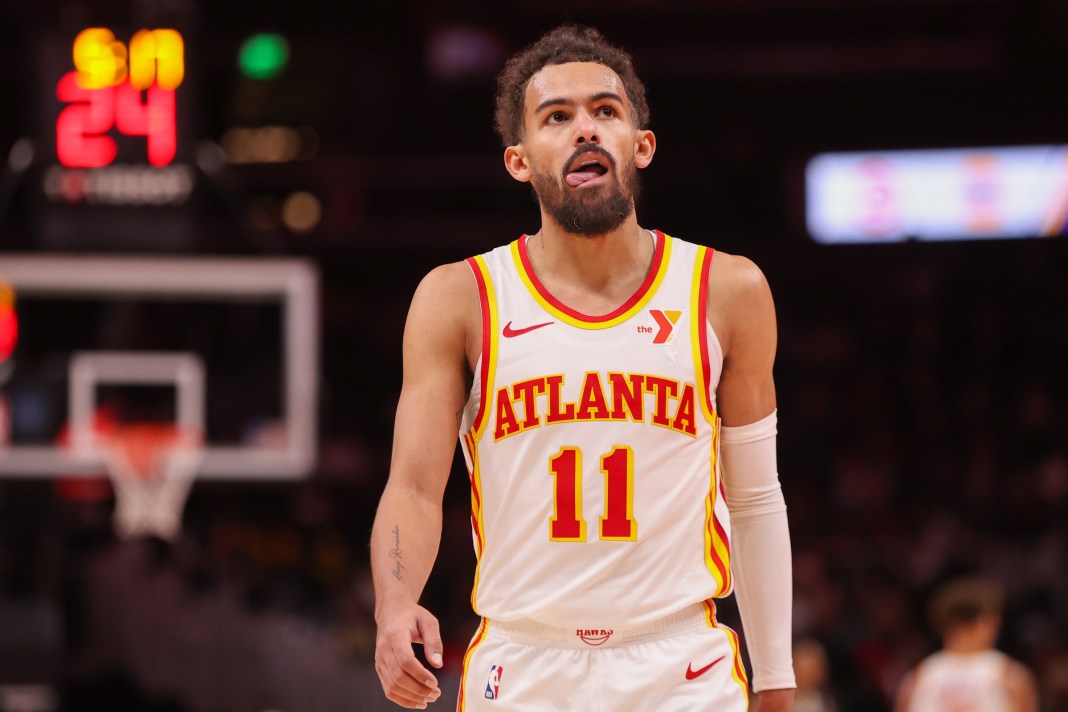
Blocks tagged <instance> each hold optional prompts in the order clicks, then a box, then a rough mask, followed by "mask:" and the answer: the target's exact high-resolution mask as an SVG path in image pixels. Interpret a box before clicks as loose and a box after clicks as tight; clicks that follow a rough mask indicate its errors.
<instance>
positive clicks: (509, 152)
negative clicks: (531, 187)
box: [504, 143, 530, 183]
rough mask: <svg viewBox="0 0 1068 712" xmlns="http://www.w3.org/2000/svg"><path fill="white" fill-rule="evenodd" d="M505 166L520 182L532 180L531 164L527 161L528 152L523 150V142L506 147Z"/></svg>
mask: <svg viewBox="0 0 1068 712" xmlns="http://www.w3.org/2000/svg"><path fill="white" fill-rule="evenodd" d="M504 167H505V169H506V170H507V171H508V173H509V175H511V176H512V177H513V178H515V179H516V180H517V181H519V182H520V183H529V182H530V165H529V164H528V163H527V154H526V151H524V150H523V144H521V143H519V144H516V145H515V146H509V147H508V148H506V149H504Z"/></svg>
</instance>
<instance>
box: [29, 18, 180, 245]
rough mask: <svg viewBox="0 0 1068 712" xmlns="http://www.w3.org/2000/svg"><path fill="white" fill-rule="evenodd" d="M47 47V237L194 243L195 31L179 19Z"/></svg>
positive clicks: (43, 140)
mask: <svg viewBox="0 0 1068 712" xmlns="http://www.w3.org/2000/svg"><path fill="white" fill-rule="evenodd" d="M43 52H44V57H43V61H42V63H41V67H42V70H41V71H42V73H43V75H44V76H43V77H42V82H41V86H42V87H43V88H46V90H47V92H48V93H47V95H43V96H42V97H41V102H40V104H39V105H40V106H41V107H42V108H43V112H42V114H43V116H42V118H43V121H41V122H40V123H39V124H38V126H39V127H40V131H39V143H38V145H39V146H40V147H41V149H42V150H41V151H40V154H41V158H42V159H43V160H42V163H43V164H44V165H43V166H42V167H41V170H40V178H39V180H40V187H41V192H40V194H41V196H42V198H43V205H42V208H41V219H40V220H39V225H40V229H39V231H38V233H39V239H40V240H41V242H42V243H43V245H44V246H46V247H58V248H63V249H69V248H79V247H86V248H104V249H108V248H120V249H121V248H132V249H138V248H145V249H171V248H181V247H184V246H188V245H189V243H190V240H191V232H192V226H191V216H190V215H189V210H188V207H189V202H190V200H191V198H192V196H193V192H194V188H195V184H196V171H195V170H194V168H193V166H192V165H191V163H190V159H191V158H192V154H193V150H194V147H193V146H192V145H191V144H192V135H193V134H192V127H191V126H190V124H191V123H192V122H191V118H190V117H191V112H190V107H189V104H190V101H191V99H192V93H191V92H190V91H189V90H188V89H189V86H188V85H189V75H188V72H187V44H186V38H185V37H184V36H183V34H182V33H181V32H180V31H179V30H177V29H174V28H169V27H162V28H141V29H137V30H133V31H131V32H122V31H119V30H116V29H113V28H109V27H103V26H97V27H86V28H84V29H81V30H80V31H76V32H73V33H71V34H70V35H67V36H65V37H64V36H59V37H53V38H52V39H51V40H50V41H48V42H46V43H45V45H44V47H43Z"/></svg>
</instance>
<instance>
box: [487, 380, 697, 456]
mask: <svg viewBox="0 0 1068 712" xmlns="http://www.w3.org/2000/svg"><path fill="white" fill-rule="evenodd" d="M604 379H607V388H606V386H605V380H604ZM563 385H564V377H563V376H562V375H555V376H539V377H537V378H531V379H527V380H525V381H520V382H518V383H513V384H512V385H511V386H506V387H504V388H499V389H497V406H496V414H497V418H496V427H495V428H494V430H493V439H494V440H500V439H501V438H505V437H508V436H509V435H515V434H516V433H519V432H522V431H524V430H529V429H530V428H536V427H538V426H540V425H553V424H556V423H574V422H577V421H586V420H631V421H633V422H636V423H644V422H645V421H646V417H647V416H648V418H649V422H650V423H652V424H653V425H659V426H661V427H664V428H668V429H671V430H675V431H677V432H679V433H682V434H684V435H689V436H690V437H696V436H697V427H696V423H695V422H694V417H695V416H694V412H695V410H694V385H693V384H692V383H680V382H679V381H676V380H674V379H672V378H665V377H663V376H650V375H648V374H642V373H608V374H605V376H602V374H601V373H599V372H597V371H591V372H588V373H587V374H586V376H585V378H584V379H583V382H582V392H581V394H580V395H579V398H578V400H577V401H564V400H563V397H562V395H561V390H562V388H563ZM646 394H652V395H653V396H654V399H653V407H652V409H649V410H648V411H647V409H646V407H645V406H646V403H645V396H646ZM517 405H518V406H520V408H519V410H518V412H517V408H516V406H517ZM520 413H521V414H522V417H520Z"/></svg>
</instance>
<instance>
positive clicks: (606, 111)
mask: <svg viewBox="0 0 1068 712" xmlns="http://www.w3.org/2000/svg"><path fill="white" fill-rule="evenodd" d="M597 113H599V114H600V115H601V116H604V117H612V116H615V115H616V110H615V109H613V108H612V107H611V106H602V107H601V108H600V109H598V110H597Z"/></svg>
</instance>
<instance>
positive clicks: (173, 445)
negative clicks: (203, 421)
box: [98, 422, 203, 541]
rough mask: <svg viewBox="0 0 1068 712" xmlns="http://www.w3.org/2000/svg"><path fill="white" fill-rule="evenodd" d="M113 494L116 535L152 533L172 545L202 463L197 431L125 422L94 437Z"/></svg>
mask: <svg viewBox="0 0 1068 712" xmlns="http://www.w3.org/2000/svg"><path fill="white" fill-rule="evenodd" d="M98 437H99V438H100V440H101V441H102V444H103V446H104V453H105V460H106V463H107V469H108V475H109V477H110V478H111V486H112V489H114V491H115V512H114V515H113V522H114V525H115V531H116V532H117V533H118V534H119V536H121V537H123V538H124V539H125V538H131V537H135V536H139V535H155V536H158V537H160V538H161V539H165V540H167V541H173V540H174V539H175V538H176V537H177V536H178V533H179V532H180V531H181V529H182V509H183V508H184V507H185V501H186V498H187V497H188V496H189V490H190V488H191V487H192V485H193V479H194V478H195V477H196V472H197V467H198V466H199V465H200V461H201V460H202V459H203V450H202V448H201V438H200V435H199V434H198V433H192V432H189V431H185V430H182V429H181V428H180V427H178V426H177V425H175V424H173V423H147V422H145V423H128V424H122V425H119V426H117V427H116V428H115V429H114V430H113V431H109V432H107V433H102V434H100V435H98Z"/></svg>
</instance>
